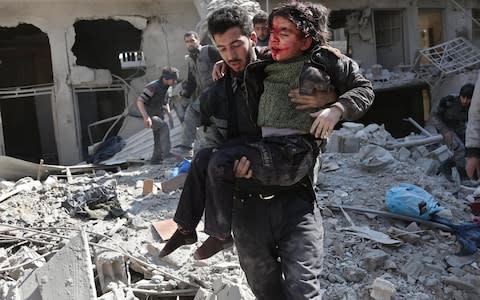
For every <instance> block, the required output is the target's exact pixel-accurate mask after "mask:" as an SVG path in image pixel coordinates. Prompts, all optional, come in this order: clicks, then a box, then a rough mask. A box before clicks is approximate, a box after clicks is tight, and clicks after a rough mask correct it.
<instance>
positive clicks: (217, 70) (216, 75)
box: [212, 60, 227, 81]
mask: <svg viewBox="0 0 480 300" xmlns="http://www.w3.org/2000/svg"><path fill="white" fill-rule="evenodd" d="M226 70H227V64H226V63H224V62H223V60H219V61H217V62H216V63H215V64H214V65H213V70H212V79H213V81H217V80H219V79H220V78H222V77H223V76H225V71H226Z"/></svg>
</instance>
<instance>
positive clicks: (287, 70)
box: [257, 54, 315, 132]
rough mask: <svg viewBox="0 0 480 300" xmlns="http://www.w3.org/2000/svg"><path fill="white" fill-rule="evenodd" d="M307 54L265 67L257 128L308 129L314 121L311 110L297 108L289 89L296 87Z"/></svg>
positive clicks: (306, 130) (304, 130) (307, 57)
mask: <svg viewBox="0 0 480 300" xmlns="http://www.w3.org/2000/svg"><path fill="white" fill-rule="evenodd" d="M309 56H310V55H309V54H304V55H302V56H299V57H296V58H294V59H291V60H289V61H285V62H275V63H272V64H270V65H268V66H267V67H266V68H265V72H266V75H267V76H266V78H265V80H264V81H263V85H264V91H263V94H262V95H261V96H260V103H259V107H258V119H257V123H258V125H259V126H260V127H274V128H289V129H296V130H299V131H303V132H309V131H310V127H311V126H312V123H313V118H312V117H311V116H310V113H312V112H315V110H313V109H310V110H297V109H295V104H293V103H292V102H291V101H290V98H289V97H288V92H289V91H290V90H291V89H296V88H298V82H299V78H300V72H301V71H302V67H303V65H304V63H305V62H306V61H308V59H309Z"/></svg>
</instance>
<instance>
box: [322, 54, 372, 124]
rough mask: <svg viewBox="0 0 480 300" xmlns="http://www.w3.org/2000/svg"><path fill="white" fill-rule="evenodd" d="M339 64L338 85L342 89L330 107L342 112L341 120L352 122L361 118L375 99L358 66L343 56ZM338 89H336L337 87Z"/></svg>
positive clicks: (370, 84) (370, 86) (367, 81)
mask: <svg viewBox="0 0 480 300" xmlns="http://www.w3.org/2000/svg"><path fill="white" fill-rule="evenodd" d="M341 62H342V63H341V64H337V66H338V69H337V74H338V78H339V80H343V81H344V82H343V83H342V82H338V85H339V86H341V87H342V89H340V90H339V93H340V95H339V96H338V100H337V102H335V103H333V104H332V105H331V107H336V108H338V109H340V110H341V111H342V118H341V119H342V120H348V121H354V120H357V119H359V118H361V117H362V116H363V115H364V114H365V113H366V112H367V111H368V109H369V108H370V106H371V105H372V103H373V99H374V98H375V93H374V92H373V86H372V83H371V82H370V81H369V80H368V79H366V78H365V77H363V75H362V74H361V73H360V70H359V68H358V65H357V63H356V62H355V61H353V60H352V59H350V58H348V57H346V56H343V57H342V58H341ZM337 88H338V87H337Z"/></svg>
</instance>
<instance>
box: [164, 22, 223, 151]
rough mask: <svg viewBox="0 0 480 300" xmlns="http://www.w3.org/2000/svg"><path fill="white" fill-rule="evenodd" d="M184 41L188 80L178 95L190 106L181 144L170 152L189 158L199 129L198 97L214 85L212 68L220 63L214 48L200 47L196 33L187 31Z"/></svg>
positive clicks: (197, 146)
mask: <svg viewBox="0 0 480 300" xmlns="http://www.w3.org/2000/svg"><path fill="white" fill-rule="evenodd" d="M183 40H184V42H185V47H186V48H187V50H188V55H186V56H185V59H186V60H187V64H188V74H187V79H186V80H185V81H184V82H183V84H182V91H181V92H180V95H181V96H182V97H184V98H190V101H189V102H190V105H188V107H187V108H186V111H185V116H184V118H183V120H184V121H183V133H182V141H181V144H180V145H177V146H175V147H174V148H173V149H172V153H174V154H178V155H182V156H189V157H191V156H192V155H193V154H192V152H193V149H192V145H193V143H194V141H195V138H196V135H197V127H199V126H200V99H199V98H200V95H201V94H202V93H203V92H204V91H205V90H206V89H207V88H208V87H209V86H211V85H212V83H213V79H212V69H213V65H214V64H215V63H216V62H217V61H219V60H220V59H221V58H220V55H219V53H218V50H217V48H215V47H214V46H211V45H205V46H202V45H200V40H199V38H198V34H197V33H196V32H194V31H188V32H186V33H185V34H184V36H183ZM199 143H200V144H201V143H202V141H201V140H200V141H199V140H198V139H197V141H196V145H195V149H200V148H201V147H202V145H199Z"/></svg>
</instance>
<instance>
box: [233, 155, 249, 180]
mask: <svg viewBox="0 0 480 300" xmlns="http://www.w3.org/2000/svg"><path fill="white" fill-rule="evenodd" d="M233 173H234V174H235V177H237V178H247V179H248V178H252V175H253V172H252V170H251V169H250V161H249V160H248V159H247V158H246V157H245V156H243V157H242V158H240V160H236V161H235V162H234V164H233Z"/></svg>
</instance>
